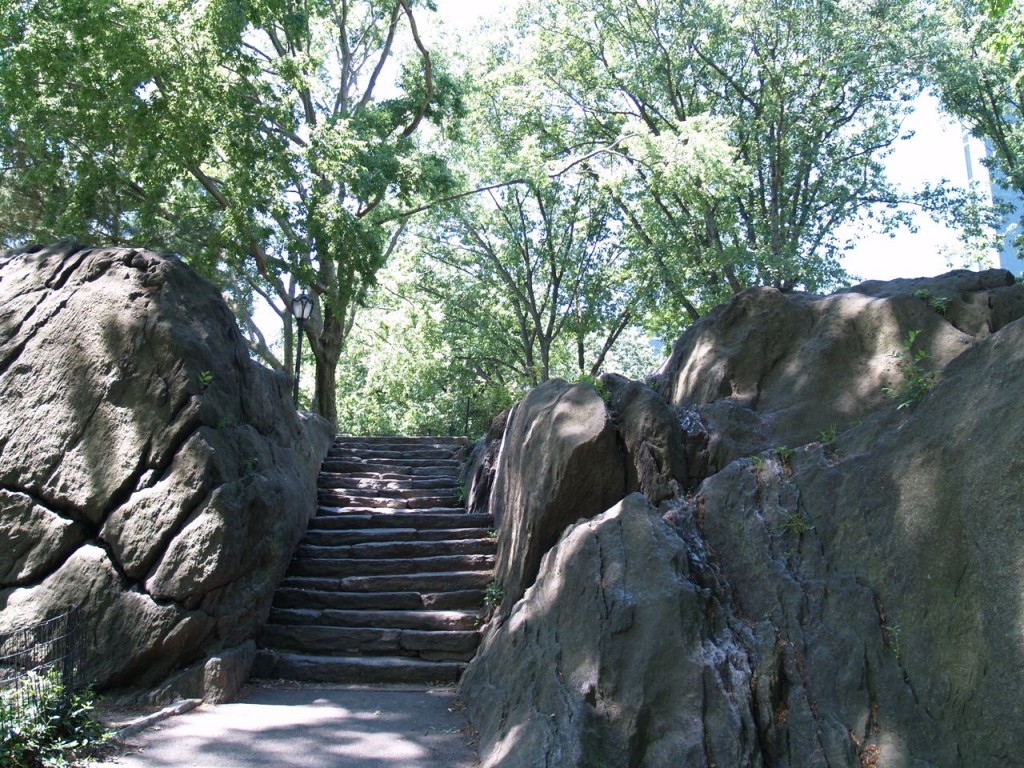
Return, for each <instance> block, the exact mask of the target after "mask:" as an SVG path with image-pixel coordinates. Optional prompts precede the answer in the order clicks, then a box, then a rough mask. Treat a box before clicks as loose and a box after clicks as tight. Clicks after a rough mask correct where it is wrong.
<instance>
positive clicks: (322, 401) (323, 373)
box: [313, 344, 341, 429]
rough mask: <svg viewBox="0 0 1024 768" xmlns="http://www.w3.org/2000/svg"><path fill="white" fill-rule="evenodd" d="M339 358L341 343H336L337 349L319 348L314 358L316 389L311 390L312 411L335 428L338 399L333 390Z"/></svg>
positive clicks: (335, 385)
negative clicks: (318, 353)
mask: <svg viewBox="0 0 1024 768" xmlns="http://www.w3.org/2000/svg"><path fill="white" fill-rule="evenodd" d="M332 346H333V345H332ZM339 359H341V344H338V345H337V349H326V348H324V349H322V350H321V353H320V355H318V356H317V358H316V389H315V390H314V392H313V412H314V413H319V414H320V415H321V416H323V417H324V418H325V419H327V420H328V421H329V422H331V424H333V425H334V427H335V429H337V427H338V401H337V397H336V391H335V390H336V389H337V379H338V377H337V374H338V360H339Z"/></svg>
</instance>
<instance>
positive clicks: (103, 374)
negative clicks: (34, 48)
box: [0, 242, 331, 687]
mask: <svg viewBox="0 0 1024 768" xmlns="http://www.w3.org/2000/svg"><path fill="white" fill-rule="evenodd" d="M290 388H291V382H290V379H289V378H288V377H286V376H281V375H278V374H274V373H272V372H270V371H268V370H266V369H263V368H261V367H260V366H258V365H257V364H255V363H254V362H252V361H251V360H250V359H249V356H248V352H247V350H246V347H245V344H244V341H243V339H242V337H241V335H240V333H239V331H238V329H237V326H236V325H235V323H234V319H233V318H232V316H231V314H230V312H229V311H228V309H227V307H226V306H225V304H224V302H223V300H222V299H221V297H220V295H219V293H218V292H217V290H216V289H215V288H214V287H213V286H211V285H210V284H209V283H207V282H205V281H204V280H202V279H201V278H200V277H199V276H198V275H196V274H195V273H194V272H193V271H192V270H191V269H190V268H188V267H187V266H186V265H185V264H183V263H182V262H181V261H179V260H178V259H176V258H173V257H164V256H161V255H158V254H155V253H151V252H146V251H136V250H129V249H85V248H81V247H79V246H77V245H75V244H74V243H68V242H65V243H61V244H59V245H57V246H54V247H50V248H31V249H27V250H25V251H22V252H12V253H7V254H3V255H2V256H0V504H2V506H3V515H2V517H0V527H2V528H3V533H4V534H6V536H7V538H8V540H9V541H10V542H11V543H12V545H13V546H11V547H9V548H5V549H4V551H3V553H2V554H0V628H2V629H8V628H13V627H19V626H24V625H27V624H30V623H32V622H34V621H37V620H40V619H43V618H46V617H47V616H49V615H51V614H53V613H56V612H58V611H60V610H62V609H64V608H65V607H66V606H67V605H69V604H77V605H81V606H82V609H83V611H84V618H85V623H86V626H87V627H88V631H89V633H90V637H89V643H88V654H89V658H88V663H89V669H90V672H91V673H92V674H93V675H94V676H95V677H96V679H97V682H98V683H99V684H100V685H102V686H104V687H118V686H150V685H153V684H155V683H157V682H159V681H160V680H162V679H163V678H165V677H166V676H168V675H169V674H171V673H172V672H174V671H175V670H178V669H181V668H183V667H185V666H188V665H192V664H203V663H204V660H205V659H206V658H208V657H213V656H216V654H217V653H218V652H219V651H221V650H222V649H231V648H235V647H237V646H240V645H241V644H244V643H245V642H246V641H247V640H249V639H251V638H252V637H253V636H254V635H255V633H256V631H257V629H258V627H259V626H260V624H261V623H262V622H263V621H264V620H265V617H266V614H267V612H268V611H269V605H270V598H271V596H272V593H273V590H274V587H275V586H276V583H277V581H278V580H279V578H280V576H281V574H282V573H283V572H284V569H285V567H286V566H287V563H288V560H289V559H290V557H291V554H292V551H293V549H294V547H295V545H296V543H297V542H298V539H299V537H300V536H301V535H302V532H303V530H304V528H305V524H306V522H307V520H308V518H309V517H310V516H311V515H312V514H313V513H314V511H315V487H316V473H317V471H318V468H319V463H320V459H321V458H322V456H323V455H324V454H325V453H326V450H327V447H328V444H329V441H330V437H331V435H330V428H329V425H327V424H326V423H325V422H323V421H322V420H320V419H317V418H315V417H308V416H300V415H299V414H296V412H295V411H294V409H293V408H292V407H291V405H290Z"/></svg>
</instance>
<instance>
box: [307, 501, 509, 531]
mask: <svg viewBox="0 0 1024 768" xmlns="http://www.w3.org/2000/svg"><path fill="white" fill-rule="evenodd" d="M493 524H494V518H493V517H491V516H490V515H481V514H469V513H467V512H466V511H465V510H462V511H459V508H458V507H433V508H427V509H417V510H409V511H404V510H396V511H394V512H391V513H388V512H385V511H380V510H376V509H373V510H371V509H369V508H367V507H347V508H341V507H320V508H319V509H318V512H317V516H316V517H314V518H313V519H312V520H310V521H309V530H314V531H316V530H349V529H352V528H420V529H422V528H473V527H479V528H486V529H488V530H489V529H490V528H491V526H492V525H493Z"/></svg>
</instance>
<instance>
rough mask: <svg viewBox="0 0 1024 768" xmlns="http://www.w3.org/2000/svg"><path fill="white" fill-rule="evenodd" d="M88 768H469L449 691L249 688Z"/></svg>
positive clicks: (469, 740)
mask: <svg viewBox="0 0 1024 768" xmlns="http://www.w3.org/2000/svg"><path fill="white" fill-rule="evenodd" d="M90 765H91V766H93V768H115V767H119V768H170V767H171V766H173V767H174V768H182V767H184V768H263V767H264V766H266V767H267V768H290V767H291V766H294V767H295V768H349V767H351V768H355V767H356V766H359V767H360V768H476V766H477V758H476V751H475V749H474V734H473V733H472V730H471V729H470V728H469V727H468V724H467V721H466V718H465V716H464V715H463V713H462V712H461V709H460V708H459V707H458V706H457V704H456V701H455V696H454V692H453V691H452V689H450V688H439V689H419V690H410V689H395V688H381V687H373V688H371V687H351V686H349V687H337V686H335V687H329V686H325V687H313V686H302V687H283V686H275V687H256V686H247V687H246V688H244V689H243V690H242V692H241V694H240V695H239V698H238V700H237V701H235V702H232V703H229V704H220V705H218V706H210V705H203V706H202V707H200V708H199V709H197V710H195V711H194V712H190V713H188V714H185V715H179V716H177V717H172V718H170V719H168V720H164V721H162V722H161V723H159V724H158V725H155V726H153V727H151V728H149V729H147V730H145V731H143V732H142V733H139V734H137V735H135V736H131V737H129V738H128V740H127V742H126V743H125V745H124V749H122V750H121V754H119V755H117V756H116V757H111V758H108V759H107V760H106V761H105V762H102V763H91V764H90Z"/></svg>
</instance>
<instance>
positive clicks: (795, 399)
mask: <svg viewBox="0 0 1024 768" xmlns="http://www.w3.org/2000/svg"><path fill="white" fill-rule="evenodd" d="M1022 315H1024V286H1018V285H1014V283H1013V276H1012V275H1011V274H1010V273H1009V272H1006V271H1005V270H989V271H987V272H980V273H974V272H966V271H963V270H960V271H955V272H950V273H948V274H946V275H941V276H939V277H934V278H920V279H915V280H894V281H891V282H887V283H882V282H878V281H875V282H869V283H863V284H861V285H859V286H854V287H853V288H850V289H847V290H846V291H842V292H840V293H836V294H833V295H831V296H815V295H811V294H803V293H781V292H779V291H777V290H775V289H774V288H756V289H750V290H748V291H744V292H743V293H741V294H740V295H738V296H737V297H736V298H735V299H734V300H733V301H731V302H729V303H728V304H725V305H722V306H721V307H718V308H717V309H715V310H714V311H712V312H711V313H709V314H708V315H707V316H706V317H704V318H702V319H701V320H700V321H698V322H697V323H695V324H694V325H693V326H692V327H691V328H690V329H689V330H688V331H687V332H686V334H684V335H683V337H682V338H681V339H680V340H679V341H678V342H676V344H675V346H674V347H673V351H672V354H671V356H670V357H669V359H668V360H667V361H666V362H665V364H664V365H663V366H662V368H661V370H660V371H659V372H658V373H657V374H656V375H655V376H653V377H652V379H651V382H650V383H651V385H652V386H653V387H654V388H655V389H657V390H658V391H659V392H660V393H661V394H662V395H663V396H664V397H665V399H666V400H668V401H669V402H670V403H671V404H672V405H674V406H677V407H680V408H682V409H686V410H690V411H691V412H693V413H695V414H697V415H698V416H699V417H700V419H701V421H702V422H703V424H704V428H705V430H706V431H707V433H708V435H709V437H710V441H709V443H708V445H707V450H706V451H705V452H704V453H702V454H700V455H699V456H696V457H694V462H693V463H694V464H695V465H700V466H701V467H703V468H704V474H703V476H706V475H707V474H712V473H714V472H717V471H718V470H720V469H722V468H723V467H725V466H726V465H727V464H728V463H729V462H730V461H733V460H735V459H737V458H740V457H742V456H749V455H751V454H754V453H758V452H760V451H762V450H765V449H767V448H772V447H777V446H787V447H794V446H798V445H803V444H805V443H808V442H811V441H813V440H816V439H818V437H819V435H820V434H821V433H822V432H826V431H830V430H833V429H835V430H837V431H840V432H841V431H845V430H846V429H849V428H850V427H851V426H853V425H855V424H857V423H859V422H860V421H862V420H863V419H865V418H866V417H867V416H869V415H871V414H872V413H874V412H876V411H878V410H879V409H883V408H885V407H886V406H887V405H888V403H889V401H890V400H891V398H890V397H889V396H888V395H887V394H886V392H885V390H886V388H899V386H900V385H901V383H902V380H903V377H902V376H901V374H900V371H899V359H898V358H897V357H896V355H897V354H899V353H901V352H902V351H903V348H904V343H905V341H906V338H907V334H908V332H909V331H912V330H913V331H918V332H919V333H918V337H917V341H916V343H915V346H914V350H915V351H916V350H923V351H925V352H927V353H928V356H929V357H928V359H927V360H926V361H925V365H926V367H928V368H930V369H931V370H934V371H941V370H942V369H943V368H945V366H946V365H948V364H949V362H950V361H951V360H953V359H954V358H956V357H957V356H958V355H960V354H961V353H963V352H964V351H965V350H966V349H967V348H968V347H970V346H971V345H972V344H974V343H976V342H977V341H978V340H979V339H982V338H984V337H986V336H987V335H989V334H990V333H992V332H994V331H996V330H998V329H999V328H1001V327H1003V326H1004V325H1006V323H1008V322H1010V321H1012V320H1014V319H1016V318H1018V317H1021V316H1022Z"/></svg>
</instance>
